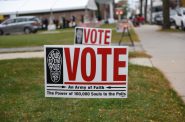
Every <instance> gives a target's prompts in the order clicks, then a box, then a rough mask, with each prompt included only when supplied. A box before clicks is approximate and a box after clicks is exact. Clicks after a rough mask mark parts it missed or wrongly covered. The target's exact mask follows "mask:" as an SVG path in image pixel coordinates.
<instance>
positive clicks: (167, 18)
mask: <svg viewBox="0 0 185 122" xmlns="http://www.w3.org/2000/svg"><path fill="white" fill-rule="evenodd" d="M169 8H170V1H169V0H163V18H164V20H163V23H164V24H163V29H170V16H169V11H170V10H169Z"/></svg>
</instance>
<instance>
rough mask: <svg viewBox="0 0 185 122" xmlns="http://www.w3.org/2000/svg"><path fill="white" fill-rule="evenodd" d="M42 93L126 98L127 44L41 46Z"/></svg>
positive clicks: (54, 95) (52, 95)
mask: <svg viewBox="0 0 185 122" xmlns="http://www.w3.org/2000/svg"><path fill="white" fill-rule="evenodd" d="M44 51H45V58H44V60H45V64H44V66H45V96H46V97H67V98H127V85H128V83H127V81H128V47H119V46H111V47H98V46H93V47H90V46H59V45H56V46H45V47H44Z"/></svg>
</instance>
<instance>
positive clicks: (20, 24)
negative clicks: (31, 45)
mask: <svg viewBox="0 0 185 122" xmlns="http://www.w3.org/2000/svg"><path fill="white" fill-rule="evenodd" d="M40 28H41V21H40V20H39V18H37V17H35V16H22V17H15V18H11V19H7V20H5V21H4V22H2V23H1V24H0V35H3V34H11V33H17V32H24V33H25V34H29V33H36V32H37V31H38V29H40Z"/></svg>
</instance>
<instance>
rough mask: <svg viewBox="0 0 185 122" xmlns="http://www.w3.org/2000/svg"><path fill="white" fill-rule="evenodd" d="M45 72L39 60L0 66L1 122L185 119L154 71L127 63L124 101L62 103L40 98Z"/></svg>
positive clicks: (63, 100) (181, 107) (180, 121)
mask: <svg viewBox="0 0 185 122" xmlns="http://www.w3.org/2000/svg"><path fill="white" fill-rule="evenodd" d="M20 62H21V63H20ZM43 67H44V66H43V59H16V60H4V61H0V69H1V70H0V83H1V85H0V98H1V100H0V121H2V122H4V121H30V122H34V121H35V122H38V121H44V122H57V121H58V122H63V121H64V122H68V121H69V122H73V121H75V122H86V121H92V122H100V121H105V122H112V121H117V122H122V121H128V122H143V121H151V122H152V121H160V122H171V121H173V122H183V121H184V120H185V116H184V115H185V105H184V104H183V102H182V101H181V100H180V97H178V96H177V95H176V93H175V92H174V91H173V90H172V89H171V88H170V86H169V83H168V81H167V80H166V79H165V77H164V76H163V75H162V74H161V73H160V72H159V71H158V70H157V69H155V68H148V67H142V66H136V65H131V64H129V81H128V82H129V89H128V98H127V99H66V98H45V97H44V74H43V72H44V71H43Z"/></svg>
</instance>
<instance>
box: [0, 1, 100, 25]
mask: <svg viewBox="0 0 185 122" xmlns="http://www.w3.org/2000/svg"><path fill="white" fill-rule="evenodd" d="M96 10H97V6H96V3H95V1H94V0H0V15H1V16H8V17H14V16H23V15H32V16H37V17H39V18H41V19H42V18H48V19H49V18H53V19H57V20H59V19H61V18H62V17H63V18H65V19H66V20H70V19H71V18H72V17H75V20H76V21H77V22H80V21H92V20H94V19H95V18H96V16H95V11H96Z"/></svg>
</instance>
